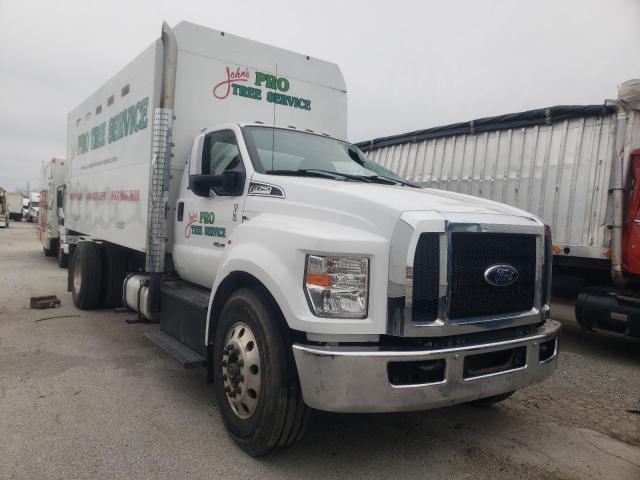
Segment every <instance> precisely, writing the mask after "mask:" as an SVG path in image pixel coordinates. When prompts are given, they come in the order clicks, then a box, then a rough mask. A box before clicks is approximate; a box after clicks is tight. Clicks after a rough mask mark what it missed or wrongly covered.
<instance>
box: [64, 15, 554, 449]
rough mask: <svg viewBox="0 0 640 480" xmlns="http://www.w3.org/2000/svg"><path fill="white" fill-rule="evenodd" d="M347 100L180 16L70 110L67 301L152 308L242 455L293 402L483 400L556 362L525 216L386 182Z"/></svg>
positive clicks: (287, 415) (295, 416)
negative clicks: (196, 369)
mask: <svg viewBox="0 0 640 480" xmlns="http://www.w3.org/2000/svg"><path fill="white" fill-rule="evenodd" d="M346 115H347V98H346V87H345V84H344V80H343V77H342V74H341V72H340V70H339V68H338V67H337V66H336V65H335V64H332V63H328V62H324V61H320V60H317V59H315V58H311V57H309V56H306V55H301V54H297V53H293V52H290V51H287V50H283V49H280V48H276V47H272V46H268V45H264V44H261V43H258V42H254V41H250V40H246V39H243V38H239V37H235V36H233V35H229V34H227V33H225V32H220V31H216V30H211V29H208V28H204V27H200V26H197V25H193V24H190V23H180V24H178V25H177V26H176V27H175V28H174V29H173V30H172V29H170V28H169V27H168V26H167V25H166V24H165V25H164V26H163V31H162V36H161V39H159V40H157V41H156V42H154V43H153V44H152V45H150V46H149V47H148V48H147V49H146V50H144V51H143V52H142V53H141V54H140V55H139V56H138V57H136V58H135V59H134V60H133V61H132V62H131V63H130V64H129V65H127V66H126V67H125V68H124V69H123V70H122V71H120V72H119V73H117V74H116V75H115V76H114V77H113V78H112V79H111V80H109V81H108V82H107V83H106V84H104V85H103V86H102V87H101V88H100V89H99V90H97V91H96V92H95V93H94V94H93V95H92V96H91V97H89V98H88V99H87V100H86V101H84V102H83V103H82V104H80V105H79V106H78V107H77V108H76V109H74V110H73V111H71V112H70V113H69V116H68V149H67V150H68V155H67V158H68V165H67V166H68V176H67V182H66V200H65V208H64V214H65V227H66V232H67V234H68V236H69V237H68V238H69V239H70V240H69V243H70V255H71V257H70V262H69V276H68V282H69V289H70V290H71V292H72V296H73V300H74V303H75V305H76V306H77V307H78V308H82V309H91V308H98V307H100V306H102V307H107V306H116V305H119V304H121V303H122V299H123V298H124V301H125V303H126V305H128V306H129V307H130V308H132V309H133V310H135V311H137V312H138V314H139V315H140V317H144V318H146V319H148V320H153V321H157V322H159V324H160V330H159V331H157V332H151V333H149V334H148V335H147V336H148V337H149V338H150V339H151V340H153V341H154V342H155V343H156V344H158V345H159V346H161V347H162V348H164V349H165V350H166V351H167V352H168V353H170V354H171V355H172V356H174V357H175V358H176V359H178V360H179V361H180V362H181V363H182V364H183V365H185V366H198V365H203V366H206V371H207V379H208V381H213V380H215V381H214V389H215V393H216V397H217V404H218V406H219V408H220V411H221V414H222V417H223V419H224V422H225V425H226V427H227V429H228V431H229V433H230V435H231V437H232V438H233V439H234V440H235V441H236V442H237V443H238V444H239V445H240V446H241V447H242V448H243V449H244V450H245V451H247V452H248V453H250V454H252V455H262V454H266V453H270V452H273V451H275V450H277V449H279V448H282V447H285V446H287V445H289V444H291V443H292V442H294V441H295V440H296V439H298V438H299V437H300V436H301V435H302V432H303V431H304V428H305V426H306V424H307V421H308V418H309V414H310V409H311V408H315V409H320V410H327V411H335V412H394V411H410V410H422V409H428V408H435V407H441V406H447V405H452V404H455V403H461V402H481V403H492V402H497V401H500V400H502V399H504V398H506V397H508V396H509V395H510V394H511V393H513V391H515V390H517V389H519V388H522V387H524V386H527V385H530V384H532V383H534V382H537V381H539V380H542V379H544V378H546V377H547V376H549V375H550V374H551V373H552V372H553V370H554V369H555V366H556V362H557V336H558V333H559V324H558V323H557V322H555V321H552V320H549V319H547V312H548V309H549V306H548V304H549V285H550V273H551V269H550V258H551V238H550V231H549V229H548V228H546V227H545V225H544V223H543V222H541V221H540V220H539V219H538V218H536V217H535V216H533V215H531V214H529V213H526V212H524V211H522V210H518V209H515V208H512V207H509V206H506V205H501V204H498V203H495V202H490V201H478V200H477V199H474V198H470V197H466V196H463V195H458V194H454V193H449V192H441V191H437V190H428V189H421V188H418V187H416V186H415V185H412V184H410V183H408V182H406V181H404V180H402V179H401V178H399V177H398V176H396V175H394V174H393V173H391V172H389V171H388V170H385V169H383V168H380V167H379V166H378V165H376V164H375V163H373V162H371V161H370V160H368V159H367V158H366V157H365V156H364V155H363V154H362V152H361V151H360V150H359V149H358V148H357V147H355V146H353V145H351V144H349V143H347V142H345V141H344V140H341V139H343V138H345V137H346V133H347V132H346V125H347V116H346Z"/></svg>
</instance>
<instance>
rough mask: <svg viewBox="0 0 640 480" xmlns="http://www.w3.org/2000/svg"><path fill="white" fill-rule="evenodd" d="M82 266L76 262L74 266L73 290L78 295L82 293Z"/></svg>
mask: <svg viewBox="0 0 640 480" xmlns="http://www.w3.org/2000/svg"><path fill="white" fill-rule="evenodd" d="M80 270H81V269H80V265H79V262H74V265H73V288H74V289H75V291H76V293H78V292H79V291H80V286H81V285H82V275H81V274H80Z"/></svg>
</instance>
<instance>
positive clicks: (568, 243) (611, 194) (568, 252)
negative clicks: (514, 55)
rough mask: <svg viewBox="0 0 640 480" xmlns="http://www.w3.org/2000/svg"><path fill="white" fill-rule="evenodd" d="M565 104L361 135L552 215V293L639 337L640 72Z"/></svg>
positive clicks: (437, 181)
mask: <svg viewBox="0 0 640 480" xmlns="http://www.w3.org/2000/svg"><path fill="white" fill-rule="evenodd" d="M618 97H619V98H617V99H615V100H606V101H603V102H602V103H600V104H599V105H561V106H557V107H549V108H541V109H537V110H530V111H526V112H519V113H509V114H506V115H500V116H497V117H489V118H481V119H477V120H472V121H470V122H461V123H456V124H453V125H445V126H438V127H433V128H429V129H426V130H419V131H414V132H409V133H405V134H399V135H393V136H388V137H383V138H377V139H374V140H370V141H366V142H361V143H358V146H359V147H360V148H361V149H362V150H364V151H365V152H366V153H367V155H369V156H370V158H371V159H372V160H373V161H375V162H376V163H377V164H379V165H380V166H381V167H384V168H387V169H389V170H391V171H393V172H394V173H396V174H397V175H400V176H402V177H403V178H406V179H408V180H410V181H413V182H416V183H419V184H421V185H422V186H425V187H431V188H438V189H442V190H447V191H451V192H460V193H465V194H469V195H475V196H477V197H482V198H485V199H489V200H496V201H499V202H504V203H507V204H509V205H513V206H515V207H518V208H522V209H524V210H528V211H532V212H534V213H535V214H536V215H538V216H539V217H540V218H542V219H543V220H544V221H545V222H546V223H548V224H549V225H551V228H552V229H553V233H554V243H553V262H554V266H553V282H552V287H553V293H554V295H556V296H558V297H563V298H575V299H576V307H575V311H576V318H577V320H578V322H580V324H581V325H583V326H584V327H586V328H588V329H602V330H608V331H612V332H616V333H622V334H627V335H631V336H635V337H640V254H639V253H638V251H639V249H640V79H638V80H628V81H626V82H623V83H622V84H621V86H620V89H619V95H618Z"/></svg>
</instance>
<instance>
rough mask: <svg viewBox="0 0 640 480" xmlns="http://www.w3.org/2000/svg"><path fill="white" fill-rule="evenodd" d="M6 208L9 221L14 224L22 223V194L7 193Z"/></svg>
mask: <svg viewBox="0 0 640 480" xmlns="http://www.w3.org/2000/svg"><path fill="white" fill-rule="evenodd" d="M7 208H8V209H9V219H10V220H12V221H14V222H21V221H22V194H21V193H11V192H7Z"/></svg>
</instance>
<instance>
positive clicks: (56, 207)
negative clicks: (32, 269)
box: [38, 157, 67, 267]
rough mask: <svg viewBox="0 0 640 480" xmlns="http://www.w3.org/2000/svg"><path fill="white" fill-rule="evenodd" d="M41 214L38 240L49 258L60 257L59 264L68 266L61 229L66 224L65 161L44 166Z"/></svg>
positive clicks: (52, 160) (53, 159)
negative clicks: (63, 211) (64, 207)
mask: <svg viewBox="0 0 640 480" xmlns="http://www.w3.org/2000/svg"><path fill="white" fill-rule="evenodd" d="M40 178H41V181H42V190H41V191H40V212H39V215H38V239H39V240H40V243H42V251H43V252H44V254H45V255H46V256H47V257H53V256H56V257H58V264H59V265H60V266H61V267H62V266H66V261H67V258H66V254H65V253H64V250H63V249H61V246H62V245H61V242H60V227H61V223H62V224H64V217H63V216H61V215H63V214H62V207H63V202H64V190H65V159H64V158H57V157H53V158H52V159H51V160H49V161H48V162H46V163H44V164H43V165H42V171H41V175H40Z"/></svg>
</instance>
